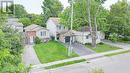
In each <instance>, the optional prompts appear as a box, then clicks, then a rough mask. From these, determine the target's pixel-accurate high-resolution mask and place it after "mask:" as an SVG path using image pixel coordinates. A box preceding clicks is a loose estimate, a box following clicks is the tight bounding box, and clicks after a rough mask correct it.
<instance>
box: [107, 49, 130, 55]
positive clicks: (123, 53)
mask: <svg viewBox="0 0 130 73" xmlns="http://www.w3.org/2000/svg"><path fill="white" fill-rule="evenodd" d="M129 52H130V50H127V51H123V52H118V53H112V54H107V55H105V56H114V55H119V54H124V53H129Z"/></svg>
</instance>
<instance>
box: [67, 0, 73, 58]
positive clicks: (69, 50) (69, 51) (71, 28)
mask: <svg viewBox="0 0 130 73" xmlns="http://www.w3.org/2000/svg"><path fill="white" fill-rule="evenodd" d="M73 2H74V1H73V0H71V25H70V44H69V49H68V56H70V55H71V54H72V52H73V47H72V40H73V39H72V38H73V35H72V30H73V16H74V4H73Z"/></svg>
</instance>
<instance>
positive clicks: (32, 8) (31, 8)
mask: <svg viewBox="0 0 130 73" xmlns="http://www.w3.org/2000/svg"><path fill="white" fill-rule="evenodd" d="M43 1H44V0H14V2H15V3H16V4H22V5H23V6H24V7H25V9H26V10H27V12H28V13H35V14H41V13H42V8H41V6H42V2H43ZM60 1H61V3H62V4H63V6H64V7H65V8H66V7H67V6H69V4H68V0H60ZM117 1H118V0H107V1H106V2H105V4H103V6H104V7H105V8H106V9H110V6H111V5H112V4H114V3H116V2H117ZM128 1H130V0H128Z"/></svg>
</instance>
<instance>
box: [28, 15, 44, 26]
mask: <svg viewBox="0 0 130 73" xmlns="http://www.w3.org/2000/svg"><path fill="white" fill-rule="evenodd" d="M27 17H28V18H29V19H30V21H31V24H37V25H41V26H43V27H45V24H44V23H43V21H44V18H43V17H42V14H41V15H38V14H28V15H27Z"/></svg>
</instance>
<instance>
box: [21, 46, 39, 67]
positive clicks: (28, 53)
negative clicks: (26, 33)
mask: <svg viewBox="0 0 130 73" xmlns="http://www.w3.org/2000/svg"><path fill="white" fill-rule="evenodd" d="M23 62H24V63H25V65H26V66H28V65H30V64H32V65H36V64H41V63H40V61H39V59H38V57H37V55H36V53H35V50H34V48H33V45H26V46H25V49H24V53H23Z"/></svg>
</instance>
